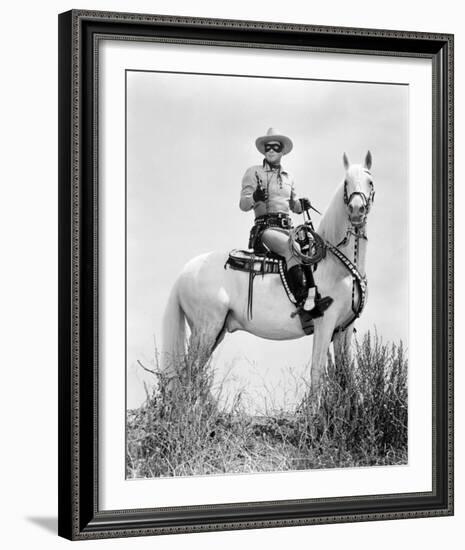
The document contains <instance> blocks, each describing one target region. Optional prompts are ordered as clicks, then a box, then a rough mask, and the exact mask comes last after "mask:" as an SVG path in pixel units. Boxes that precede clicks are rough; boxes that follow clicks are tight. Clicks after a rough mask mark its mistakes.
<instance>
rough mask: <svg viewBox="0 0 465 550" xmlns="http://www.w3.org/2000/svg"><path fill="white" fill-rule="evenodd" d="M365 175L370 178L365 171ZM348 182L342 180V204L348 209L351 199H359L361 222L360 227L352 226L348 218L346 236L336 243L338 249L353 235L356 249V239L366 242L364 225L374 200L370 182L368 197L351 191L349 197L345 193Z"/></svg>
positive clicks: (372, 186)
mask: <svg viewBox="0 0 465 550" xmlns="http://www.w3.org/2000/svg"><path fill="white" fill-rule="evenodd" d="M365 173H366V174H368V175H369V176H371V173H370V172H369V171H368V170H366V169H365ZM347 187H348V182H347V179H345V180H344V196H343V199H344V204H345V205H346V206H347V207H348V206H349V204H350V203H351V201H352V199H353V198H354V197H357V196H358V197H360V199H361V201H362V206H363V207H364V213H363V222H362V223H361V224H360V225H354V224H353V223H352V222H351V220H350V215H349V216H348V217H349V222H350V224H349V226H348V227H347V231H346V234H345V235H344V238H343V239H342V241H341V242H340V243H338V244H337V245H336V246H337V247H338V248H339V247H340V246H345V245H346V244H347V243H348V242H349V239H350V237H351V236H352V235H353V236H354V237H355V238H356V247H357V248H358V239H365V240H368V238H367V236H366V231H365V224H366V220H367V216H368V214H369V213H370V208H371V205H372V204H373V202H374V200H375V186H374V184H373V182H372V181H371V180H370V194H369V195H368V197H367V196H366V195H365V193H364V192H363V191H353V192H352V193H351V194H350V195H349V194H348V192H347Z"/></svg>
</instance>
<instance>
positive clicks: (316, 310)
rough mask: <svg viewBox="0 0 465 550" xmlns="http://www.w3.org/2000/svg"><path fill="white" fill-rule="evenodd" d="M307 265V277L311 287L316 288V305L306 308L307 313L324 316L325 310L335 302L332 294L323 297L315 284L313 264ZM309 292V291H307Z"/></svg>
mask: <svg viewBox="0 0 465 550" xmlns="http://www.w3.org/2000/svg"><path fill="white" fill-rule="evenodd" d="M305 267H306V277H307V281H308V287H309V288H315V299H314V303H315V306H314V307H313V308H312V309H310V310H305V311H306V313H308V315H309V316H310V317H311V318H312V319H317V318H318V317H323V314H324V312H325V311H326V310H327V309H328V308H329V306H330V305H331V304H332V303H333V302H334V300H333V299H332V298H331V296H324V297H322V296H321V294H320V293H319V292H318V289H317V288H316V285H315V279H314V278H313V270H312V266H310V265H308V266H305ZM307 294H308V293H307Z"/></svg>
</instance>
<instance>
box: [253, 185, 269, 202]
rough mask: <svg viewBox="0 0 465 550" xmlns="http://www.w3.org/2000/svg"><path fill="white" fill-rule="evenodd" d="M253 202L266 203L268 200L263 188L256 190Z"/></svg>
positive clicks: (259, 187)
mask: <svg viewBox="0 0 465 550" xmlns="http://www.w3.org/2000/svg"><path fill="white" fill-rule="evenodd" d="M252 197H253V200H254V201H255V202H260V201H262V202H264V201H266V199H267V196H266V191H265V189H264V188H263V187H261V186H260V185H258V186H257V189H255V191H254V192H253V195H252Z"/></svg>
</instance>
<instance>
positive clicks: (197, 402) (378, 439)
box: [126, 333, 408, 478]
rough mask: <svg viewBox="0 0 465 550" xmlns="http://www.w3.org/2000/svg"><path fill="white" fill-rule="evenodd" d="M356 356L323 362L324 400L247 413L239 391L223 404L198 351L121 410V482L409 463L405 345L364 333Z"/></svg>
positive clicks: (208, 367)
mask: <svg viewBox="0 0 465 550" xmlns="http://www.w3.org/2000/svg"><path fill="white" fill-rule="evenodd" d="M354 355H355V359H354V361H352V362H350V363H349V361H348V360H347V359H346V360H345V361H344V362H343V364H342V365H341V366H340V367H339V368H338V369H336V368H335V365H334V363H333V362H332V361H331V359H329V363H328V373H327V376H326V379H325V383H324V387H323V388H322V394H321V399H320V400H318V402H316V401H315V400H312V399H310V398H305V399H304V400H303V401H302V402H301V403H300V405H299V406H298V407H296V409H295V410H292V411H273V413H270V414H264V415H260V416H254V415H250V414H247V413H246V412H245V408H244V407H243V406H242V398H241V395H240V394H237V395H236V396H235V397H234V398H233V399H230V400H229V405H228V407H227V408H223V409H221V410H220V408H219V406H218V404H217V403H218V392H221V389H222V388H221V387H220V388H219V389H218V390H217V393H216V395H215V396H213V395H212V387H213V372H212V369H211V366H210V365H209V364H208V363H207V367H206V368H202V367H201V365H203V363H204V361H203V357H202V353H201V351H199V350H190V351H189V353H188V354H187V356H186V357H184V358H182V359H181V360H178V361H177V362H176V365H174V368H175V370H176V377H175V380H176V386H175V389H173V390H171V391H168V390H167V389H166V388H167V387H168V381H167V380H166V378H165V377H164V376H163V374H162V373H160V372H159V371H158V369H156V370H155V371H154V376H156V377H157V380H158V388H159V389H158V390H153V391H151V392H149V393H148V394H147V400H146V402H145V403H144V405H142V406H141V407H140V408H139V409H136V410H131V411H128V414H127V453H126V456H127V460H126V475H127V477H128V478H151V477H158V476H189V475H207V474H224V473H240V472H265V471H285V470H302V469H312V468H332V467H349V466H352V467H355V466H373V465H392V464H405V463H406V462H407V367H408V364H407V359H406V358H405V353H404V350H403V346H402V344H400V345H386V344H383V343H382V342H381V341H380V339H379V338H378V337H377V336H374V337H373V336H372V335H371V334H370V333H368V334H366V335H365V336H364V337H363V339H362V341H361V342H360V343H356V353H355V354H354Z"/></svg>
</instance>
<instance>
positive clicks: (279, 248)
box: [239, 128, 333, 319]
mask: <svg viewBox="0 0 465 550" xmlns="http://www.w3.org/2000/svg"><path fill="white" fill-rule="evenodd" d="M255 145H256V147H257V149H258V150H259V151H260V153H262V154H263V155H264V159H263V163H262V164H261V165H256V166H251V167H250V168H248V169H247V171H246V172H245V175H244V177H243V179H242V190H241V198H240V203H239V206H240V208H241V210H243V211H244V212H248V211H249V210H252V208H253V209H254V212H255V224H254V226H253V227H252V229H251V231H250V241H249V248H253V249H254V250H255V251H256V252H268V251H270V252H273V253H275V254H278V255H279V256H282V257H283V258H284V259H285V260H286V265H287V279H288V282H289V286H290V289H291V291H292V294H293V295H294V297H295V299H296V302H297V304H296V305H297V308H298V309H300V310H302V309H305V310H307V309H309V308H311V309H310V310H309V311H307V314H308V316H310V317H311V318H312V319H315V318H317V317H321V316H322V315H323V314H324V311H325V310H326V309H327V308H328V307H329V306H330V305H331V303H332V301H333V300H332V298H330V297H328V296H327V297H321V296H320V295H319V293H318V291H317V289H316V287H315V282H314V279H313V271H312V267H311V266H310V265H308V266H304V265H302V261H301V258H300V255H299V254H298V252H300V250H299V251H296V250H295V249H294V248H293V246H294V247H298V246H299V245H298V244H297V243H296V242H294V243H293V246H292V245H291V244H290V241H289V232H290V230H291V229H292V221H291V218H290V217H289V209H290V210H292V212H294V213H296V214H301V213H302V212H303V211H305V210H307V211H308V209H309V208H310V207H311V204H310V201H309V199H308V198H306V197H302V198H300V199H297V198H296V194H295V187H294V180H293V178H292V176H291V175H290V174H289V172H288V171H287V170H285V169H284V168H283V167H282V166H281V158H282V157H283V155H287V154H288V153H290V151H291V150H292V147H293V144H292V141H291V139H290V138H288V137H287V136H284V135H282V134H281V133H280V132H278V131H277V130H276V129H274V128H269V130H268V132H267V133H266V135H265V136H260V137H258V138H257V140H256V141H255ZM307 305H308V307H307ZM312 306H313V307H312Z"/></svg>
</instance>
